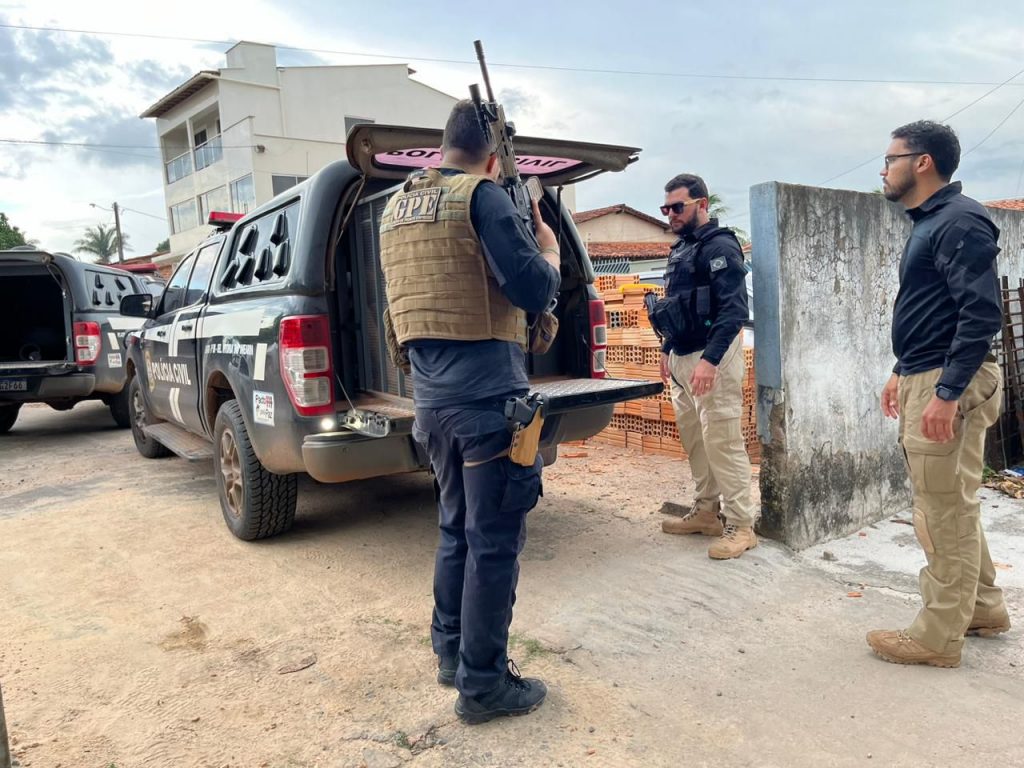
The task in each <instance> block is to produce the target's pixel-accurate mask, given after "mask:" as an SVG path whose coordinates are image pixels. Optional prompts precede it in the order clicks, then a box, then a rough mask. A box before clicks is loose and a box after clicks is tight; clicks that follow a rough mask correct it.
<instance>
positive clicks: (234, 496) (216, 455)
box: [213, 400, 299, 541]
mask: <svg viewBox="0 0 1024 768" xmlns="http://www.w3.org/2000/svg"><path fill="white" fill-rule="evenodd" d="M213 466H214V472H215V474H216V476H217V490H218V492H219V494H220V508H221V511H222V512H223V513H224V522H226V523H227V524H228V528H230V529H231V532H232V533H233V534H235V536H237V537H238V538H240V539H243V540H245V541H252V540H254V539H265V538H267V537H268V536H276V535H277V534H279V533H283V532H284V531H287V530H288V529H289V528H291V527H292V523H293V522H294V521H295V502H296V500H297V498H298V495H299V483H298V478H297V477H296V476H295V475H275V474H273V473H272V472H268V471H267V470H266V469H264V468H263V465H262V464H260V460H259V459H258V458H257V456H256V451H254V450H253V448H252V442H251V441H250V440H249V432H248V430H247V429H246V428H245V420H244V419H243V418H242V409H241V408H240V407H239V405H238V401H237V400H228V401H227V402H226V403H224V405H222V406H221V409H220V411H218V412H217V421H216V424H215V425H214V430H213Z"/></svg>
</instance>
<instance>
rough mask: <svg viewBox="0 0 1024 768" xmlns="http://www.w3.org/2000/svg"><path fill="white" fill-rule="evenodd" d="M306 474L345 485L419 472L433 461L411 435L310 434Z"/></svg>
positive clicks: (304, 451) (306, 444) (306, 443)
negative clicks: (401, 473) (380, 436)
mask: <svg viewBox="0 0 1024 768" xmlns="http://www.w3.org/2000/svg"><path fill="white" fill-rule="evenodd" d="M302 461H303V463H304V464H305V466H306V472H308V473H309V475H310V477H312V478H313V479H314V480H318V481H320V482H321V483H345V482H348V481H349V480H364V479H366V478H369V477H379V476H380V475H394V474H398V473H400V472H415V471H416V470H420V469H426V468H427V467H428V466H429V462H428V461H427V458H426V456H425V455H424V454H422V453H421V451H420V450H419V448H418V447H417V445H416V443H415V441H414V440H413V439H412V437H411V436H410V435H409V434H404V435H395V436H392V437H383V438H375V437H363V436H362V435H357V434H353V433H351V432H328V433H324V434H318V435H309V436H308V437H306V439H305V440H303V442H302Z"/></svg>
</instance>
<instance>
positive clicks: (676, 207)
mask: <svg viewBox="0 0 1024 768" xmlns="http://www.w3.org/2000/svg"><path fill="white" fill-rule="evenodd" d="M703 199H704V198H703V197H698V198H697V199H696V200H687V201H686V202H685V203H672V205H663V206H661V215H662V216H668V212H669V211H672V213H682V212H683V211H684V210H686V206H688V205H693V204H694V203H699V202H700V201H701V200H703Z"/></svg>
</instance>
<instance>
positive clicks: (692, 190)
mask: <svg viewBox="0 0 1024 768" xmlns="http://www.w3.org/2000/svg"><path fill="white" fill-rule="evenodd" d="M684 187H685V188H686V191H687V192H688V193H689V194H690V198H691V199H692V200H696V199H697V198H698V197H707V196H708V185H707V184H705V183H704V179H702V178H701V177H700V176H696V175H694V174H692V173H680V174H679V175H678V176H673V177H672V178H671V179H669V182H668V184H666V185H665V192H666V194H667V193H669V192H675V191H676V190H677V189H683V188H684Z"/></svg>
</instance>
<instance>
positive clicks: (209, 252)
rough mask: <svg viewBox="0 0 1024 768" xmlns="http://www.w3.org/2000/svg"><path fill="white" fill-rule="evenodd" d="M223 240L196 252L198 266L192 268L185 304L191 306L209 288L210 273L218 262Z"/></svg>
mask: <svg viewBox="0 0 1024 768" xmlns="http://www.w3.org/2000/svg"><path fill="white" fill-rule="evenodd" d="M221 242H222V241H221V240H218V241H217V242H215V243H210V244H209V245H204V246H203V247H202V248H200V249H199V253H197V254H196V266H195V269H193V270H192V277H190V278H189V279H188V290H187V291H186V292H185V303H184V305H183V306H186V307H190V306H192V305H193V304H195V303H196V302H198V301H199V299H201V298H202V296H203V294H204V293H206V289H207V288H209V286H210V275H211V274H212V273H213V265H214V264H215V263H216V262H217V254H218V253H220V244H221Z"/></svg>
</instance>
